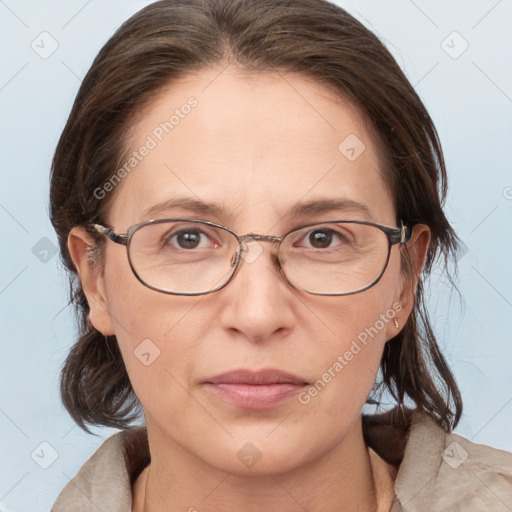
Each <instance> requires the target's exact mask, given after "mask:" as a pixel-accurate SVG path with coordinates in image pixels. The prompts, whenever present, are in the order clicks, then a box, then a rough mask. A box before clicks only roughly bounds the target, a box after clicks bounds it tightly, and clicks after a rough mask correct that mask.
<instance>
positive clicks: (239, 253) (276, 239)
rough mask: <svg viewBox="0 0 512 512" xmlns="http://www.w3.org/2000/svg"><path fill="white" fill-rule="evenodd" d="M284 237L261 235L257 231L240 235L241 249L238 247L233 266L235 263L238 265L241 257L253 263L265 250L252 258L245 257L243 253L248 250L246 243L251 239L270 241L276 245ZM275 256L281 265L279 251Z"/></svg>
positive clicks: (232, 262)
mask: <svg viewBox="0 0 512 512" xmlns="http://www.w3.org/2000/svg"><path fill="white" fill-rule="evenodd" d="M282 239H283V237H280V236H272V235H259V234H257V233H248V234H246V235H243V236H239V237H238V243H239V249H238V251H237V253H236V254H235V255H234V259H232V261H231V264H232V265H233V266H235V265H236V266H238V263H239V261H240V259H243V260H244V261H246V262H247V263H252V262H253V261H255V260H256V259H257V258H258V256H259V255H260V254H261V253H262V252H263V251H262V250H261V251H260V252H259V253H257V254H256V255H255V256H254V257H252V258H247V257H244V256H243V255H242V254H243V253H244V252H247V244H246V242H251V241H255V242H269V243H271V244H273V245H274V246H275V245H276V244H279V243H280V242H281V241H282ZM274 257H275V258H276V263H277V264H278V265H279V261H277V253H276V254H275V255H274Z"/></svg>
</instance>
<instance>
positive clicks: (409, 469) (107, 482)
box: [51, 413, 512, 512]
mask: <svg viewBox="0 0 512 512" xmlns="http://www.w3.org/2000/svg"><path fill="white" fill-rule="evenodd" d="M363 431H364V436H365V440H366V443H367V445H368V446H369V447H371V448H372V449H373V450H375V451H376V452H377V453H378V454H379V455H380V456H381V457H382V458H383V459H384V460H386V461H387V462H388V463H390V464H394V465H396V466H399V469H398V474H397V476H396V479H395V483H394V488H395V500H394V503H393V506H392V508H391V511H390V512H457V511H464V512H484V511H485V512H502V511H503V512H511V511H512V454H511V453H508V452H505V451H501V450H496V449H494V448H491V447H489V446H484V445H479V444H475V443H472V442H470V441H468V440H467V439H465V438H463V437H460V436H458V435H456V434H447V433H446V432H444V431H443V430H442V429H441V428H440V427H439V426H438V425H437V424H436V423H435V422H434V421H433V420H432V419H430V418H429V417H428V416H425V415H423V414H420V413H412V414H410V415H409V420H408V424H407V425H406V427H404V429H403V430H400V429H399V428H397V427H395V426H393V424H391V422H390V415H389V414H383V415H378V416H363ZM148 463H149V449H148V444H147V435H146V431H145V430H144V429H139V430H132V431H122V432H119V433H118V434H115V435H113V436H112V437H110V438H109V439H107V440H106V441H105V442H104V443H103V444H102V445H101V446H100V448H99V449H98V450H97V451H96V453H95V454H94V455H93V456H92V457H91V458H90V459H89V460H88V461H87V462H86V463H85V464H84V465H83V466H82V468H81V469H80V471H79V472H78V473H77V475H76V476H75V477H74V478H73V479H72V480H71V481H70V482H69V483H68V484H67V485H66V487H65V488H64V489H63V490H62V492H61V493H60V495H59V496H58V498H57V501H56V502H55V503H54V505H53V508H52V511H51V512H75V511H80V512H97V511H98V510H101V511H102V512H131V509H132V495H131V488H132V484H133V482H134V481H135V479H136V478H137V476H138V475H139V473H140V472H141V471H142V469H143V468H144V467H145V466H146V465H147V464H148ZM340 510H342V509H341V507H340ZM333 512H337V511H333Z"/></svg>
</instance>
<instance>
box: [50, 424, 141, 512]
mask: <svg viewBox="0 0 512 512" xmlns="http://www.w3.org/2000/svg"><path fill="white" fill-rule="evenodd" d="M148 454H149V451H148V450H147V435H146V431H145V430H144V429H137V430H133V431H128V430H126V431H122V432H119V433H117V434H114V435H113V436H111V437H109V438H108V439H107V440H105V441H104V442H103V444H102V445H101V446H100V447H99V448H98V450H96V452H95V453H94V454H93V455H92V456H91V457H90V458H89V459H88V460H87V461H86V462H85V463H84V464H83V466H82V467H81V468H80V470H79V471H78V473H77V474H76V476H75V477H73V478H72V479H71V480H70V481H69V482H68V484H67V485H66V486H65V487H64V489H63V490H62V491H61V493H60V494H59V496H58V497H57V500H56V501H55V503H54V504H53V507H52V512H68V511H69V510H81V511H83V512H89V511H91V512H92V511H94V512H97V510H98V509H100V510H105V511H106V510H108V511H109V512H130V511H131V506H132V494H131V489H132V483H133V479H134V478H135V477H136V476H137V473H138V472H140V470H141V469H142V467H143V464H144V463H145V461H146V458H147V457H148Z"/></svg>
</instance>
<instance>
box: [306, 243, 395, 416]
mask: <svg viewBox="0 0 512 512" xmlns="http://www.w3.org/2000/svg"><path fill="white" fill-rule="evenodd" d="M400 286H401V277H400V258H399V252H398V251H393V252H392V255H391V257H390V261H389V265H388V267H387V269H386V272H385V273H384V275H383V276H382V278H381V280H380V281H379V282H378V283H377V284H376V285H375V286H373V287H372V288H370V289H368V290H366V291H364V292H361V293H358V294H354V295H348V296H345V297H339V298H337V299H335V300H334V301H333V300H332V298H331V299H328V298H323V299H322V301H321V302H319V303H317V304H316V306H315V307H314V309H316V310H317V311H319V312H321V313H320V315H321V317H322V319H324V320H325V322H324V327H325V329H324V332H325V333H326V334H325V338H324V339H323V342H322V346H321V347H318V352H317V356H316V357H315V359H316V362H317V364H315V366H316V369H317V380H316V381H315V383H314V385H313V386H311V387H310V388H309V389H308V390H307V391H306V393H305V394H304V395H303V402H304V403H308V402H309V401H312V400H313V399H315V400H316V397H317V396H318V397H319V398H320V397H321V398H320V400H319V401H324V402H330V403H331V405H333V404H334V403H337V404H340V405H341V404H345V405H347V404H349V403H353V404H354V405H356V406H357V404H358V403H360V404H361V405H362V404H363V403H364V400H365V399H366V397H367V395H368V393H369V392H370V390H371V388H372V386H373V384H374V382H375V377H376V374H377V371H378V369H379V365H380V361H381V357H382V352H383V349H384V345H385V343H386V341H387V340H388V339H389V338H390V337H391V336H390V335H389V333H390V332H393V333H394V330H395V329H396V328H395V327H394V319H395V318H396V317H397V316H399V314H400V311H401V309H402V306H401V304H400V302H399V301H398V300H397V297H398V296H399V291H400ZM326 405H327V404H326ZM330 410H331V412H333V413H335V412H334V411H336V410H338V411H340V410H341V409H336V408H335V409H330Z"/></svg>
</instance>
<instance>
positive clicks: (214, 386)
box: [204, 369, 309, 410]
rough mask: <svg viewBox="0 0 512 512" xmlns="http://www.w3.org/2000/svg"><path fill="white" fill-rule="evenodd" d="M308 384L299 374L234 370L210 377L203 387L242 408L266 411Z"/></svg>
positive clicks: (277, 371)
mask: <svg viewBox="0 0 512 512" xmlns="http://www.w3.org/2000/svg"><path fill="white" fill-rule="evenodd" d="M308 385H309V383H308V382H307V381H306V380H305V379H303V378H301V377H298V376H296V375H293V374H291V373H288V372H284V371H281V370H275V369H264V370H259V371H256V372H253V371H250V370H243V369H242V370H234V371H231V372H227V373H223V374H220V375H216V376H215V377H211V378H209V379H207V380H206V381H205V382H204V387H205V389H206V390H207V391H209V392H210V393H211V394H212V395H214V396H217V397H219V398H221V399H222V400H224V401H225V402H228V403H230V404H231V405H234V406H235V407H238V408H240V409H250V410H263V409H270V408H272V407H276V406H278V405H280V404H282V403H284V402H286V401H287V400H290V399H291V398H293V397H294V396H296V395H297V394H298V393H300V391H302V390H303V389H304V388H305V387H306V386H308Z"/></svg>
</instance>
